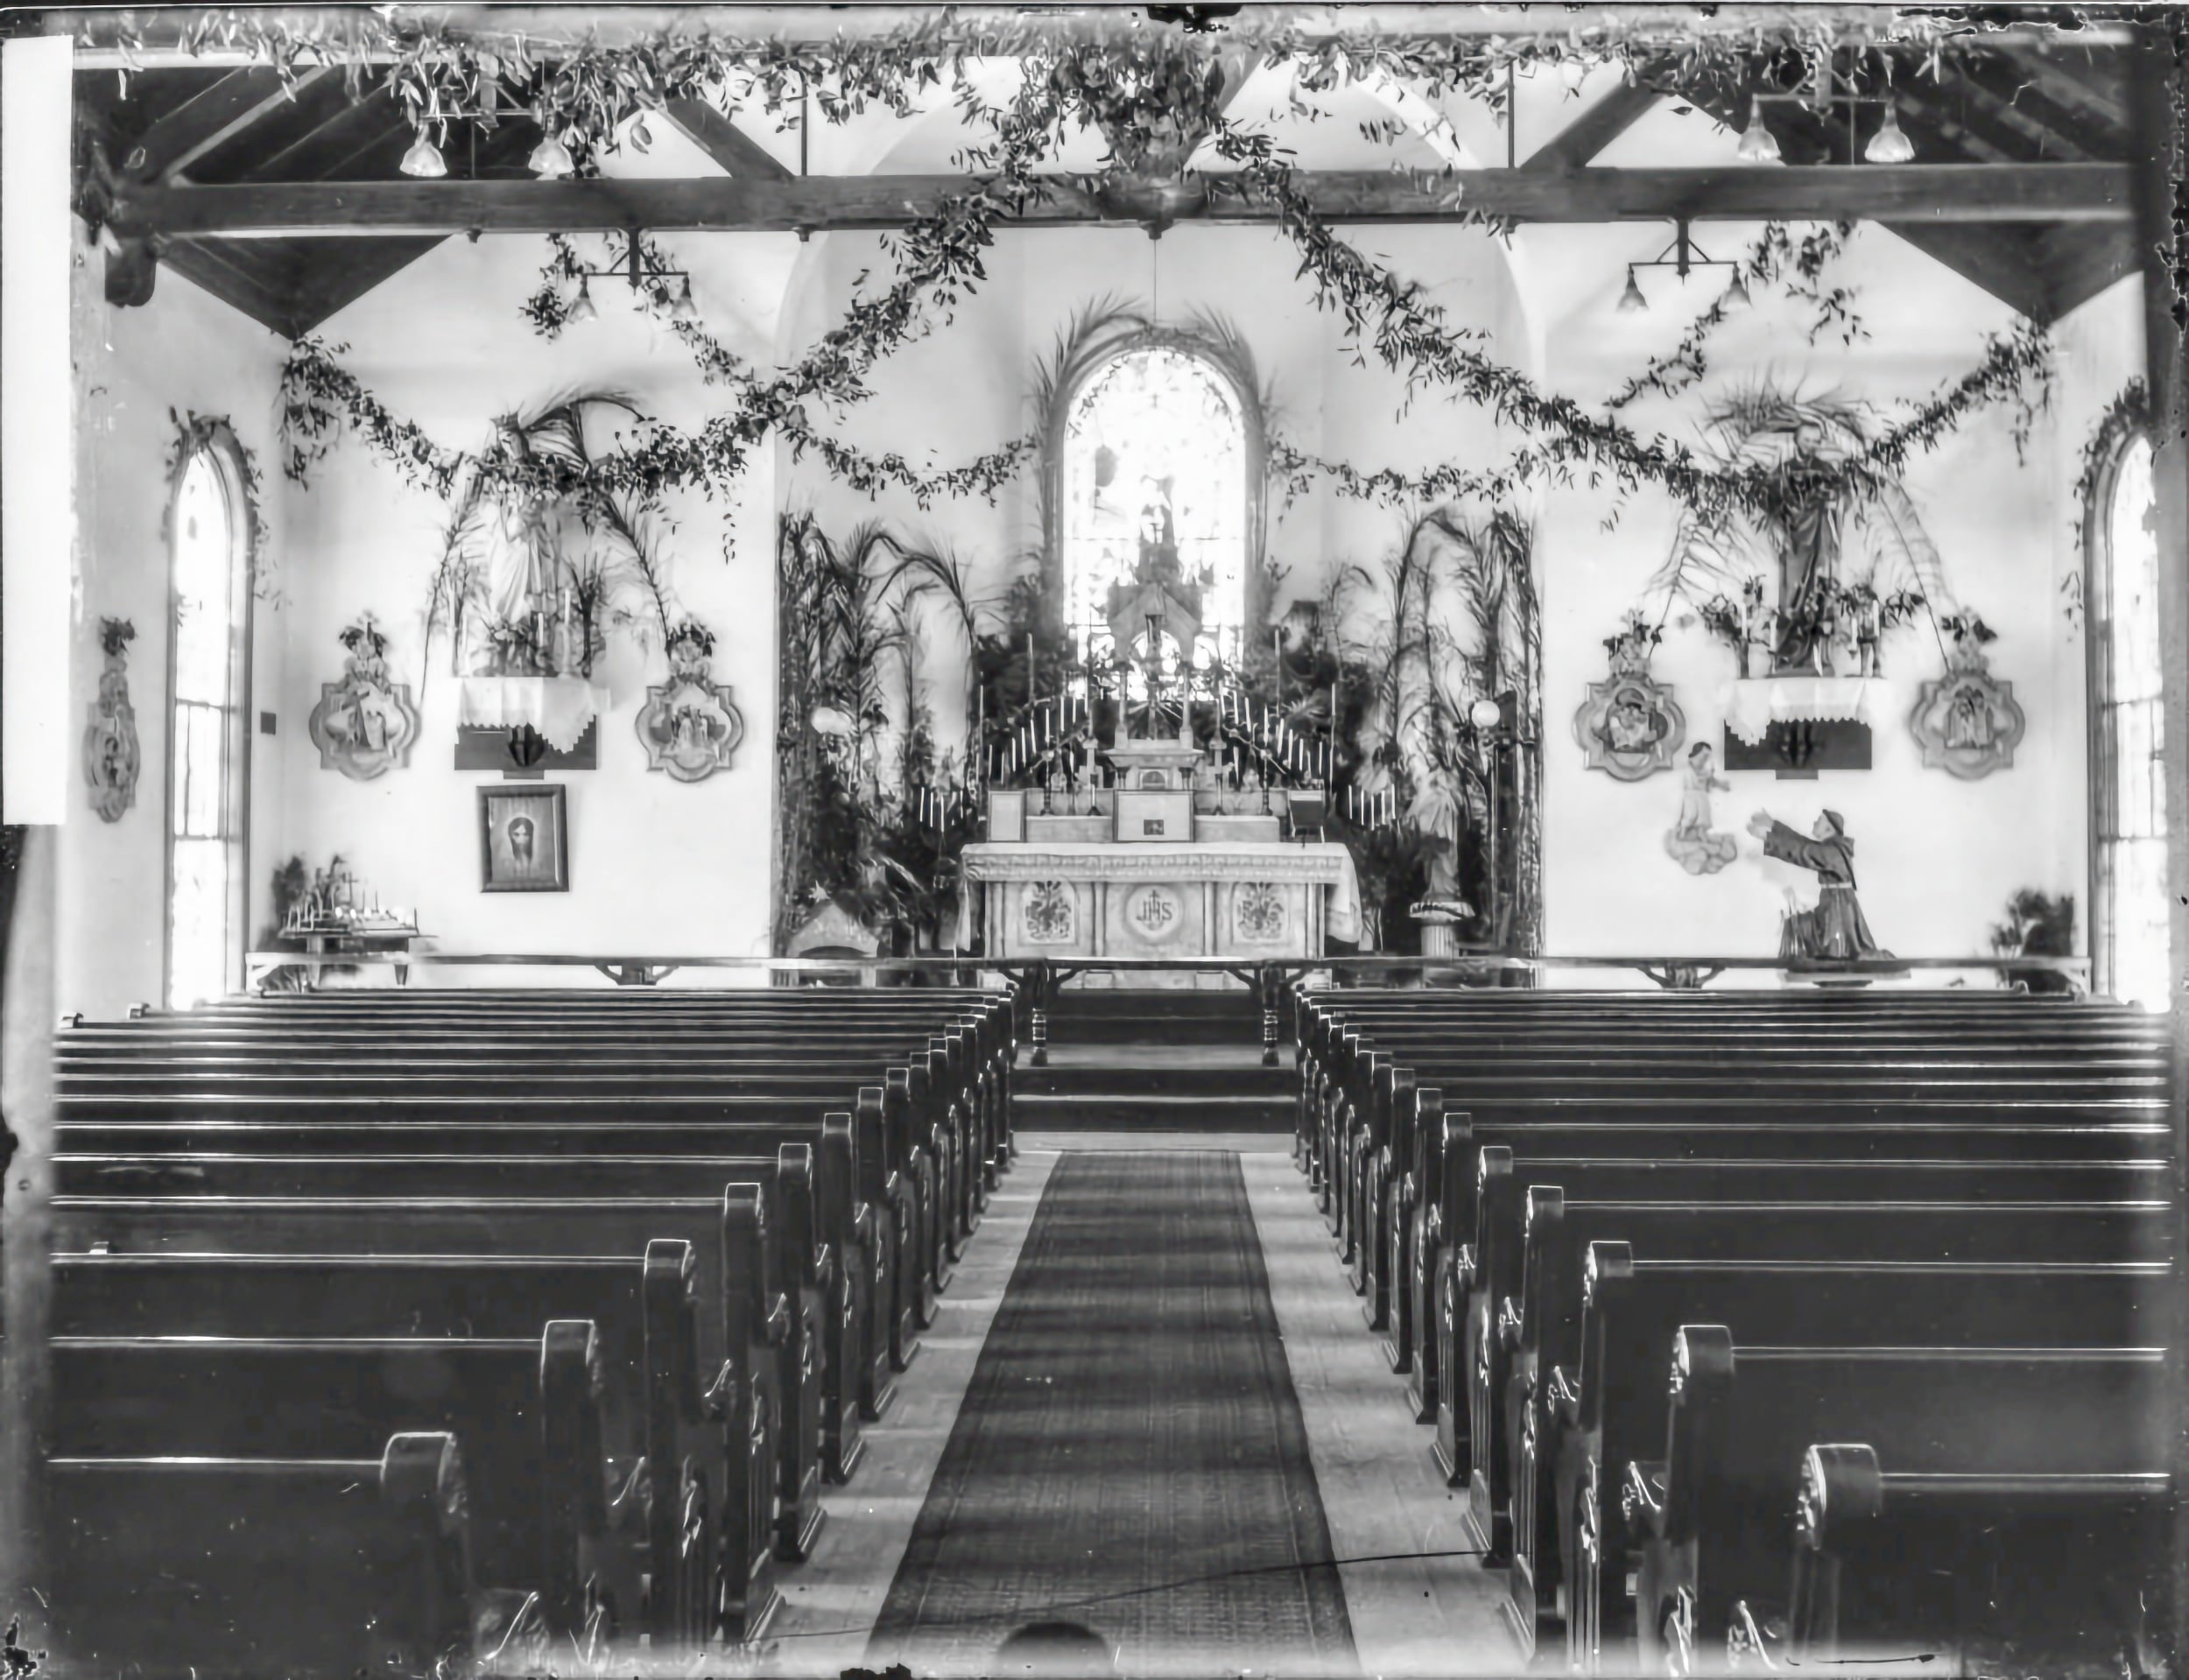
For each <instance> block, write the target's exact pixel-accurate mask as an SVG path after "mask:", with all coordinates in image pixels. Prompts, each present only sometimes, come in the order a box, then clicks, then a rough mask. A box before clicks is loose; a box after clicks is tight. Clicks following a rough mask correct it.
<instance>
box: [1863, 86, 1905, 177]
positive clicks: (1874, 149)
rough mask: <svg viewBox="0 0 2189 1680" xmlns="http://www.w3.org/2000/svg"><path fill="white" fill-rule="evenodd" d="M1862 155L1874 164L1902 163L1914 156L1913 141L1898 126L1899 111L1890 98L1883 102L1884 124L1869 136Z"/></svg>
mask: <svg viewBox="0 0 2189 1680" xmlns="http://www.w3.org/2000/svg"><path fill="white" fill-rule="evenodd" d="M1862 156H1863V157H1865V158H1868V159H1869V161H1870V162H1871V163H1874V164H1904V163H1908V162H1911V161H1912V160H1913V159H1914V158H1915V142H1914V141H1912V140H1911V139H1909V138H1908V135H1907V130H1904V129H1903V128H1902V127H1901V126H1900V113H1899V111H1898V109H1897V108H1896V107H1895V106H1894V105H1893V104H1892V102H1890V100H1888V101H1887V102H1886V104H1885V122H1884V126H1883V127H1882V128H1880V129H1879V130H1877V132H1876V133H1875V134H1873V135H1871V136H1870V137H1869V144H1868V145H1866V146H1864V147H1863V148H1862Z"/></svg>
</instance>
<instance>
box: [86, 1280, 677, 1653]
mask: <svg viewBox="0 0 2189 1680" xmlns="http://www.w3.org/2000/svg"><path fill="white" fill-rule="evenodd" d="M49 1358H50V1360H51V1365H50V1369H51V1372H52V1381H53V1386H54V1392H55V1393H56V1394H57V1395H60V1398H61V1402H62V1403H61V1404H60V1405H59V1406H58V1407H57V1408H56V1409H55V1410H54V1414H53V1439H52V1448H51V1450H52V1452H53V1456H54V1457H55V1458H58V1459H64V1460H71V1459H161V1458H167V1459H174V1458H190V1459H238V1460H242V1459H285V1460H298V1461H302V1460H312V1459H360V1458H363V1457H366V1456H368V1455H370V1452H372V1450H373V1444H374V1443H376V1442H378V1443H382V1444H384V1443H385V1442H386V1441H387V1440H388V1439H389V1438H390V1437H391V1436H393V1435H398V1434H404V1433H417V1432H420V1431H425V1430H438V1431H441V1432H445V1433H447V1434H448V1435H450V1436H452V1437H454V1438H455V1439H456V1440H458V1441H460V1442H461V1443H462V1444H463V1459H464V1468H465V1473H466V1477H465V1480H466V1483H467V1487H468V1500H469V1505H468V1515H469V1519H470V1529H471V1560H472V1571H473V1576H474V1578H475V1580H476V1581H477V1582H478V1583H479V1584H480V1585H483V1586H487V1587H489V1588H501V1589H505V1590H507V1591H510V1592H516V1593H518V1594H524V1593H527V1592H531V1593H537V1594H538V1606H539V1612H540V1615H541V1618H542V1620H543V1622H544V1625H545V1629H546V1631H548V1632H549V1633H550V1634H553V1635H554V1636H557V1637H564V1636H567V1637H570V1638H574V1639H576V1640H577V1641H579V1643H580V1644H581V1646H587V1647H589V1646H593V1645H595V1644H597V1643H598V1642H599V1641H602V1640H604V1639H609V1638H613V1637H615V1636H616V1635H618V1634H637V1633H639V1632H640V1631H642V1630H643V1628H644V1603H643V1598H644V1594H643V1591H642V1585H641V1581H642V1578H641V1567H642V1565H643V1564H644V1561H645V1555H644V1549H643V1547H641V1546H640V1545H639V1544H637V1537H638V1535H639V1532H640V1528H639V1524H638V1523H637V1522H636V1521H635V1520H633V1518H634V1515H635V1513H633V1512H631V1511H625V1510H613V1509H612V1507H614V1506H615V1505H616V1504H617V1503H618V1501H617V1498H616V1495H617V1494H618V1493H620V1492H621V1490H622V1489H623V1487H626V1486H627V1485H629V1484H630V1481H631V1480H632V1473H633V1472H635V1471H637V1469H639V1468H640V1466H639V1464H637V1463H631V1462H623V1463H619V1462H618V1461H617V1460H616V1458H614V1457H613V1456H611V1454H610V1453H609V1443H610V1442H611V1441H616V1440H618V1439H622V1438H628V1437H630V1435H631V1434H633V1433H634V1432H635V1431H634V1430H633V1429H632V1428H631V1426H630V1424H629V1423H622V1422H620V1420H616V1419H615V1418H613V1417H610V1418H607V1419H604V1418H603V1416H602V1411H603V1409H608V1410H610V1411H612V1410H613V1409H616V1407H618V1406H629V1405H637V1404H642V1403H643V1402H644V1395H641V1394H640V1393H638V1392H637V1390H636V1388H635V1387H634V1388H632V1389H631V1390H630V1391H628V1392H627V1391H626V1389H625V1388H624V1385H623V1383H622V1382H618V1381H611V1380H610V1379H609V1375H608V1374H607V1372H606V1370H605V1369H604V1367H603V1363H602V1353H601V1349H600V1347H599V1345H598V1341H597V1338H596V1335H595V1328H594V1326H593V1325H592V1324H591V1323H589V1322H588V1321H587V1320H584V1319H574V1318H562V1319H554V1320H551V1321H550V1322H549V1323H548V1324H547V1325H546V1328H545V1331H544V1332H543V1333H542V1334H541V1335H539V1336H536V1337H532V1338H530V1339H526V1338H522V1337H506V1338H487V1337H405V1338H377V1339H350V1338H343V1339H327V1338H288V1337H282V1338H272V1337H257V1338H242V1337H236V1338H229V1337H215V1338H197V1337H172V1336H163V1337H153V1336H66V1337H57V1338H55V1339H53V1341H52V1342H51V1344H50V1346H49ZM624 1375H626V1376H629V1377H634V1378H635V1377H636V1376H637V1372H631V1373H627V1374H624ZM631 1503H632V1504H634V1505H635V1503H636V1501H631ZM148 1515H149V1514H148ZM617 1527H621V1528H623V1529H626V1530H627V1531H628V1532H627V1535H618V1534H616V1532H615V1531H614V1530H615V1529H616V1528H617Z"/></svg>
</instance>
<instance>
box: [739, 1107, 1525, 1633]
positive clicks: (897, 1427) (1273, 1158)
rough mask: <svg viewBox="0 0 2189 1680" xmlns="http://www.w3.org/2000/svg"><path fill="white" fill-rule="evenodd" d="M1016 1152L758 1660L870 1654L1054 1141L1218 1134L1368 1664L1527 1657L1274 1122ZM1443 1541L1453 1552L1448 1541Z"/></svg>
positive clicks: (1131, 1142) (1032, 1141)
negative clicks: (1250, 1129) (1258, 1244)
mask: <svg viewBox="0 0 2189 1680" xmlns="http://www.w3.org/2000/svg"><path fill="white" fill-rule="evenodd" d="M1018 1141H1019V1144H1020V1148H1021V1150H1022V1154H1021V1156H1020V1157H1019V1160H1018V1163H1017V1165H1016V1166H1015V1167H1014V1169H1013V1170H1012V1171H1011V1172H1010V1175H1009V1177H1007V1178H1006V1179H1005V1180H1004V1182H1003V1185H1002V1187H1001V1188H1000V1189H999V1190H998V1191H997V1192H996V1196H995V1198H994V1200H993V1201H992V1202H991V1204H990V1206H989V1213H988V1216H987V1218H986V1220H984V1221H983V1222H982V1227H981V1229H980V1231H979V1233H978V1234H977V1235H976V1236H975V1239H974V1241H973V1245H972V1248H971V1250H970V1252H969V1253H968V1255H967V1258H966V1261H965V1262H964V1264H963V1265H962V1267H961V1269H960V1271H959V1273H958V1276H957V1277H956V1279H955V1280H954V1282H953V1283H952V1284H951V1286H950V1289H949V1290H948V1292H947V1294H946V1295H945V1296H944V1297H943V1299H942V1306H941V1310H940V1317H939V1318H938V1319H937V1321H936V1324H935V1326H934V1328H933V1331H931V1332H929V1333H928V1334H927V1335H926V1338H924V1339H923V1345H922V1349H921V1352H920V1354H919V1358H918V1360H916V1361H915V1362H914V1364H913V1367H912V1368H911V1370H910V1371H909V1372H907V1373H906V1374H904V1377H903V1378H901V1379H900V1380H899V1382H898V1386H897V1402H896V1404H895V1405H894V1407H893V1408H892V1409H890V1414H889V1415H888V1416H886V1417H885V1418H883V1421H882V1422H881V1423H877V1424H875V1425H873V1426H871V1427H870V1428H869V1430H868V1431H867V1441H868V1447H867V1457H866V1460H865V1462H864V1463H863V1464H862V1466H861V1468H860V1472H859V1475H858V1477H857V1479H856V1481H855V1484H854V1485H853V1486H851V1487H841V1488H831V1489H829V1490H828V1491H827V1493H825V1494H823V1497H822V1502H823V1504H824V1506H825V1507H826V1508H827V1511H828V1519H827V1527H826V1528H825V1529H824V1530H823V1532H822V1534H821V1536H820V1542H819V1544H818V1546H817V1548H816V1550H815V1552H814V1555H813V1558H812V1560H811V1561H810V1562H808V1563H806V1564H804V1565H802V1566H801V1567H800V1568H799V1569H798V1570H795V1571H786V1573H785V1578H784V1596H785V1599H786V1604H785V1608H784V1610H783V1612H782V1613H781V1614H780V1615H778V1618H777V1619H776V1622H775V1625H774V1627H772V1628H771V1632H770V1637H769V1638H768V1640H767V1641H764V1644H763V1646H762V1647H761V1648H759V1649H758V1650H757V1651H755V1652H754V1653H753V1654H752V1655H751V1657H750V1666H749V1669H748V1670H747V1671H750V1672H755V1673H780V1674H792V1675H801V1676H803V1675H815V1676H819V1675H837V1674H841V1673H842V1672H844V1671H845V1670H846V1669H852V1668H857V1667H860V1666H862V1659H863V1657H864V1655H865V1651H866V1644H867V1639H868V1634H869V1631H870V1630H871V1628H872V1627H873V1625H874V1622H875V1620H876V1616H877V1615H878V1614H879V1613H880V1611H881V1607H882V1604H883V1599H885V1598H886V1597H887V1595H888V1592H889V1588H890V1580H891V1579H892V1578H893V1577H894V1576H895V1574H896V1572H897V1564H898V1563H899V1561H900V1560H901V1559H902V1558H903V1557H904V1549H905V1545H906V1543H907V1542H908V1541H909V1540H910V1538H911V1531H912V1525H913V1522H914V1519H915V1518H916V1517H917V1515H918V1514H919V1508H920V1505H921V1502H922V1501H923V1499H924V1498H925V1496H926V1491H927V1487H928V1483H929V1481H930V1480H931V1479H932V1478H933V1475H934V1472H935V1467H936V1466H937V1464H938V1462H939V1461H940V1459H941V1456H942V1451H943V1446H944V1444H945V1443H946V1441H947V1439H948V1437H949V1434H950V1429H951V1424H952V1423H953V1421H954V1418H955V1417H956V1416H957V1411H958V1408H959V1405H960V1403H961V1401H962V1400H963V1398H964V1395H965V1391H966V1386H967V1383H968V1381H969V1380H970V1379H971V1376H972V1374H973V1368H974V1366H975V1362H976V1360H978V1358H979V1355H980V1351H981V1346H982V1342H983V1340H984V1339H985V1338H986V1336H987V1334H988V1331H989V1325H991V1323H992V1322H993V1321H994V1319H995V1316H996V1308H997V1306H998V1304H1000V1303H1001V1300H1002V1298H1003V1289H1004V1286H1005V1285H1006V1283H1008V1282H1009V1280H1010V1276H1011V1274H1012V1271H1013V1270H1014V1269H1015V1268H1016V1267H1017V1263H1018V1258H1019V1252H1020V1249H1021V1248H1022V1246H1023V1245H1024V1241H1025V1238H1026V1234H1027V1230H1028V1227H1029V1226H1030V1225H1031V1220H1032V1217H1033V1213H1034V1209H1035V1207H1036V1206H1038V1203H1039V1202H1040V1199H1041V1196H1042V1193H1043V1191H1044V1190H1045V1188H1046V1186H1047V1184H1048V1179H1049V1175H1050V1173H1051V1172H1052V1170H1054V1168H1055V1165H1056V1162H1057V1160H1058V1157H1059V1152H1060V1151H1061V1150H1063V1149H1228V1150H1234V1151H1236V1152H1238V1153H1239V1154H1240V1156H1241V1157H1242V1158H1241V1169H1242V1174H1243V1176H1244V1178H1245V1181H1246V1186H1247V1195H1248V1200H1249V1206H1250V1207H1251V1209H1252V1212H1253V1215H1254V1219H1255V1222H1256V1229H1257V1231H1258V1233H1259V1234H1260V1237H1261V1241H1262V1248H1263V1260H1264V1262H1265V1264H1266V1266H1267V1268H1268V1274H1269V1287H1270V1298H1271V1301H1272V1304H1274V1306H1275V1308H1276V1311H1277V1316H1278V1325H1279V1328H1280V1330H1281V1332H1282V1333H1283V1336H1284V1339H1285V1354H1286V1358H1287V1360H1288V1361H1289V1363H1290V1366H1291V1368H1292V1381H1293V1384H1294V1386H1295V1388H1297V1390H1298V1392H1299V1402H1300V1407H1301V1410H1302V1413H1303V1414H1304V1416H1305V1419H1306V1426H1307V1432H1308V1440H1309V1449H1310V1452H1311V1454H1312V1456H1313V1462H1314V1468H1315V1475H1316V1480H1317V1482H1318V1483H1319V1485H1320V1491H1321V1496H1322V1502H1323V1507H1324V1510H1325V1513H1326V1515H1327V1519H1328V1522H1329V1525H1330V1531H1331V1538H1332V1541H1333V1543H1334V1548H1335V1550H1336V1551H1337V1553H1338V1556H1339V1557H1340V1558H1341V1560H1352V1561H1347V1562H1344V1563H1342V1564H1341V1571H1340V1576H1341V1581H1342V1584H1343V1586H1344V1591H1345V1596H1346V1600H1347V1606H1348V1613H1349V1615H1350V1618H1351V1621H1352V1625H1353V1632H1354V1640H1355V1645H1356V1647H1357V1648H1358V1651H1359V1655H1360V1662H1361V1669H1362V1672H1364V1673H1367V1674H1374V1675H1408V1674H1418V1675H1439V1674H1443V1675H1450V1674H1497V1673H1503V1672H1509V1671H1510V1669H1511V1668H1512V1665H1513V1662H1514V1649H1513V1646H1512V1643H1511V1641H1510V1639H1509V1638H1508V1636H1507V1635H1506V1634H1505V1633H1504V1632H1503V1627H1501V1625H1500V1624H1499V1622H1498V1620H1497V1613H1496V1603H1497V1600H1498V1599H1499V1598H1500V1597H1501V1596H1502V1595H1503V1581H1502V1579H1501V1578H1498V1577H1496V1576H1493V1575H1490V1574H1488V1573H1486V1572H1485V1571H1483V1570H1482V1568H1481V1567H1480V1565H1479V1564H1476V1563H1475V1561H1474V1560H1473V1559H1472V1558H1471V1557H1464V1556H1451V1555H1448V1554H1452V1553H1455V1552H1460V1551H1461V1550H1463V1549H1464V1548H1465V1546H1466V1540H1465V1537H1464V1535H1463V1533H1462V1530H1461V1521H1460V1516H1461V1500H1460V1497H1459V1495H1457V1494H1454V1493H1453V1492H1451V1491H1450V1490H1447V1489H1446V1488H1445V1487H1443V1486H1442V1483H1441V1480H1440V1479H1439V1476H1438V1475H1437V1473H1436V1470H1435V1466H1434V1465H1433V1463H1432V1460H1431V1459H1430V1457H1429V1453H1428V1450H1427V1443H1426V1439H1425V1436H1426V1431H1425V1430H1422V1429H1421V1428H1420V1427H1419V1426H1418V1425H1416V1424H1415V1423H1413V1422H1412V1421H1411V1419H1410V1418H1409V1417H1408V1416H1407V1415H1406V1412H1405V1409H1404V1406H1403V1405H1402V1403H1401V1399H1400V1395H1401V1384H1400V1382H1399V1381H1398V1380H1397V1378H1395V1377H1393V1376H1392V1375H1391V1374H1390V1372H1388V1371H1387V1370H1385V1369H1384V1368H1383V1362H1382V1357H1381V1353H1380V1351H1379V1347H1378V1339H1377V1338H1376V1337H1375V1336H1372V1335H1370V1334H1369V1332H1368V1330H1367V1328H1366V1326H1365V1325H1364V1324H1363V1322H1362V1317H1361V1309H1360V1302H1359V1298H1358V1297H1356V1296H1355V1295H1354V1294H1353V1293H1352V1292H1351V1291H1350V1290H1348V1288H1347V1286H1346V1283H1345V1279H1344V1275H1343V1273H1342V1271H1341V1269H1340V1268H1339V1267H1338V1265H1337V1264H1336V1262H1335V1260H1334V1256H1333V1254H1332V1250H1331V1243H1330V1237H1329V1234H1328V1233H1327V1230H1326V1229H1325V1228H1324V1227H1323V1225H1322V1222H1321V1220H1320V1218H1319V1217H1318V1215H1317V1214H1316V1213H1315V1211H1314V1205H1313V1202H1312V1200H1310V1199H1309V1198H1307V1197H1306V1196H1305V1195H1303V1194H1302V1193H1301V1191H1300V1187H1299V1176H1298V1174H1297V1173H1296V1172H1295V1171H1294V1170H1293V1168H1292V1162H1291V1158H1290V1156H1289V1154H1288V1153H1287V1149H1288V1144H1289V1140H1285V1139H1281V1138H1278V1137H1275V1136H1270V1137H1261V1136H1253V1135H1214V1136H1212V1135H1193V1134H1162V1133H1132V1134H1125V1135H1109V1134H1106V1133H1076V1134H1072V1135H1062V1134H1056V1135H1046V1136H1044V1135H1021V1136H1020V1138H1019V1140H1018ZM1437 1554H1447V1555H1443V1556H1439V1555H1437Z"/></svg>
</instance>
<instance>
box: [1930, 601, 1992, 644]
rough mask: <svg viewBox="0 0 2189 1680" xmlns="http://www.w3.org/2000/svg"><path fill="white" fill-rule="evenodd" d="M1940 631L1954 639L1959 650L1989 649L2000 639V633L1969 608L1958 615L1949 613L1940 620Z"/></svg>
mask: <svg viewBox="0 0 2189 1680" xmlns="http://www.w3.org/2000/svg"><path fill="white" fill-rule="evenodd" d="M1939 629H1942V630H1944V631H1945V632H1946V634H1947V635H1948V636H1952V637H1953V645H1954V646H1955V647H1957V648H1961V647H1969V646H1974V647H1979V648H1981V647H1988V646H1989V645H1990V644H1991V643H1994V642H1996V641H1997V640H1998V639H1999V632H1998V631H1996V630H1995V629H1992V628H1991V626H1990V625H1988V624H1987V623H1985V622H1984V621H1983V620H1982V619H1981V618H1980V617H1978V616H1977V615H1976V614H1975V612H1974V610H1972V609H1970V608H1963V609H1962V610H1961V611H1960V612H1958V613H1949V614H1947V615H1946V616H1945V617H1944V618H1941V619H1940V620H1939Z"/></svg>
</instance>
